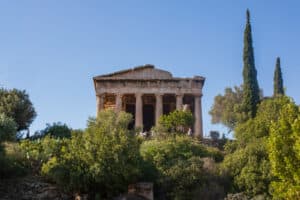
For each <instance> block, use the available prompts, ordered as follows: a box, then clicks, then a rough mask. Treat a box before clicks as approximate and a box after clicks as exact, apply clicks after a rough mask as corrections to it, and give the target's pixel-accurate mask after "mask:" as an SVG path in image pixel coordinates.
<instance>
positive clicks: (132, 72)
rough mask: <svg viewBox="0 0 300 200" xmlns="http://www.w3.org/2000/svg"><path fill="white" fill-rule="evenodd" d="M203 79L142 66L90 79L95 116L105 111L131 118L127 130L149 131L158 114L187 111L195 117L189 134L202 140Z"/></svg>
mask: <svg viewBox="0 0 300 200" xmlns="http://www.w3.org/2000/svg"><path fill="white" fill-rule="evenodd" d="M204 81H205V78H204V77H201V76H195V77H194V78H177V77H173V76H172V74H171V73H170V72H167V71H164V70H161V69H157V68H155V67H154V66H153V65H144V66H139V67H135V68H133V69H128V70H123V71H118V72H115V73H111V74H106V75H100V76H96V77H94V85H95V91H96V97H97V113H98V112H99V111H100V110H102V109H106V108H112V109H115V110H116V111H117V112H119V111H126V112H129V113H131V114H132V115H133V122H132V123H131V124H130V125H129V128H134V127H136V128H137V127H139V128H143V130H144V131H149V130H150V129H151V127H152V126H154V125H155V124H156V123H157V122H158V119H159V117H160V116H161V115H162V114H168V113H169V112H172V111H174V110H175V109H178V110H180V109H182V108H183V106H184V105H185V107H189V109H190V110H191V111H192V113H193V115H194V117H195V124H194V127H192V128H193V134H194V136H196V137H200V138H202V136H203V131H202V107H201V97H202V87H203V85H204Z"/></svg>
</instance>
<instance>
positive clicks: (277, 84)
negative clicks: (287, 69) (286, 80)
mask: <svg viewBox="0 0 300 200" xmlns="http://www.w3.org/2000/svg"><path fill="white" fill-rule="evenodd" d="M278 95H284V90H283V79H282V73H281V66H280V58H279V57H277V59H276V66H275V72H274V96H278Z"/></svg>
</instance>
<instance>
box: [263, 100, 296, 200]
mask: <svg viewBox="0 0 300 200" xmlns="http://www.w3.org/2000/svg"><path fill="white" fill-rule="evenodd" d="M278 116H279V120H278V122H277V123H274V122H273V123H272V125H271V129H270V138H269V140H268V151H269V157H270V161H271V169H272V170H271V171H272V173H273V175H274V176H275V177H276V178H275V179H274V181H273V182H272V185H271V186H272V188H271V191H272V193H273V195H274V196H275V197H277V198H278V199H290V200H292V199H300V111H299V107H298V106H296V105H295V104H294V103H292V102H291V103H288V104H286V105H285V106H284V107H283V109H282V110H281V111H280V112H279V115H278Z"/></svg>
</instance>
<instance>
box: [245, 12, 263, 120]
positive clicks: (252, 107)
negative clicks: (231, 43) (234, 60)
mask: <svg viewBox="0 0 300 200" xmlns="http://www.w3.org/2000/svg"><path fill="white" fill-rule="evenodd" d="M243 61H244V68H243V79H244V83H243V108H244V111H245V112H246V114H247V116H250V117H252V118H253V117H255V115H256V109H257V104H258V103H259V87H258V82H257V72H256V69H255V63H254V53H253V46H252V35H251V24H250V12H249V10H247V23H246V28H245V31H244V51H243Z"/></svg>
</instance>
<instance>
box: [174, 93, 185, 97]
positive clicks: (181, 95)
mask: <svg viewBox="0 0 300 200" xmlns="http://www.w3.org/2000/svg"><path fill="white" fill-rule="evenodd" d="M175 96H176V97H183V96H184V94H182V93H176V94H175Z"/></svg>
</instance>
